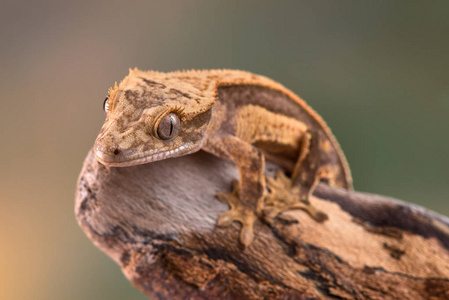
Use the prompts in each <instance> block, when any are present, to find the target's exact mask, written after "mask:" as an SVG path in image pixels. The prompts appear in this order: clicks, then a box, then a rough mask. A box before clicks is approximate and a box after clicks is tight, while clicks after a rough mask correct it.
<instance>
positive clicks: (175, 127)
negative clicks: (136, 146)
mask: <svg viewBox="0 0 449 300" xmlns="http://www.w3.org/2000/svg"><path fill="white" fill-rule="evenodd" d="M180 130H181V122H180V121H179V117H178V115H177V114H175V113H169V114H166V115H165V116H163V117H162V119H161V120H160V122H159V123H158V124H156V130H155V132H156V134H157V137H158V138H160V139H161V140H171V139H173V138H175V137H177V136H178V134H179V131H180Z"/></svg>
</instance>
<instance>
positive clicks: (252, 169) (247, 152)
mask: <svg viewBox="0 0 449 300" xmlns="http://www.w3.org/2000/svg"><path fill="white" fill-rule="evenodd" d="M103 109H104V111H105V113H106V120H105V123H104V125H103V126H102V128H101V130H100V133H99V135H98V137H97V139H96V141H95V145H94V153H95V156H96V158H97V160H98V161H99V162H100V163H101V164H103V165H105V166H109V167H126V166H134V165H139V164H146V163H150V162H154V161H158V160H163V159H168V158H173V157H178V156H183V155H188V154H191V153H194V152H197V151H199V150H203V151H206V152H208V153H211V154H213V155H215V156H217V157H219V158H222V159H226V160H230V161H232V162H234V163H235V164H236V166H237V168H238V172H239V180H238V181H234V184H233V191H232V192H231V193H229V192H221V193H218V194H217V196H218V198H219V200H221V201H224V202H226V203H227V204H229V206H230V209H229V210H228V211H227V212H224V213H223V214H221V215H220V216H219V218H218V220H217V225H218V226H229V225H230V224H232V223H233V222H239V223H241V228H240V232H239V240H240V242H241V244H243V246H244V247H247V246H249V245H250V244H251V242H252V241H253V239H254V230H253V226H254V222H255V221H256V220H257V219H259V218H260V219H261V220H271V219H272V218H273V217H275V216H276V215H278V214H279V213H281V212H283V211H286V210H290V209H295V208H302V209H304V210H306V211H307V212H308V213H309V214H310V215H311V216H312V217H313V218H315V219H316V220H317V221H320V222H321V221H323V220H325V219H326V218H327V216H326V215H325V214H324V213H322V212H320V211H317V210H315V209H314V208H313V206H312V205H311V204H310V202H309V200H308V199H309V195H310V194H311V192H312V191H313V189H314V187H315V185H316V184H317V183H318V182H319V181H326V182H327V183H328V184H330V185H332V186H336V187H342V188H345V189H348V190H351V189H352V178H351V174H350V170H349V166H348V163H347V161H346V158H345V156H344V154H343V152H342V150H341V148H340V146H339V144H338V142H337V140H336V139H335V137H334V135H333V134H332V132H331V130H330V129H329V127H328V126H327V125H326V123H325V122H324V121H323V119H322V118H321V117H320V116H319V115H318V114H317V113H316V112H315V111H314V110H313V109H312V108H311V107H310V106H308V105H307V104H306V102H305V101H304V100H302V99H301V98H300V97H299V96H297V95H296V94H294V93H293V92H292V91H290V90H289V89H287V88H285V87H284V86H283V85H281V84H280V83H278V82H276V81H274V80H271V79H269V78H267V77H264V76H261V75H256V74H253V73H249V72H246V71H238V70H226V69H223V70H202V71H199V70H188V71H174V72H168V73H164V72H158V71H141V70H138V69H137V68H135V69H130V70H129V74H128V76H126V77H125V78H124V79H123V80H122V81H121V82H120V84H119V85H117V83H115V86H114V87H112V88H110V89H109V93H108V96H107V97H106V99H105V100H104V103H103ZM266 159H268V160H272V161H274V162H276V163H278V164H279V165H280V166H282V167H283V169H284V170H285V172H287V174H289V176H288V177H287V176H286V175H283V173H282V171H281V172H280V173H278V174H277V178H278V180H274V179H271V178H268V177H266V176H265V175H264V174H265V160H266ZM276 189H277V190H279V189H287V190H292V191H294V194H295V197H294V199H293V200H291V199H290V200H288V201H285V199H281V198H282V193H280V194H279V193H278V194H276V193H274V192H273V193H271V194H268V191H270V190H272V191H275V190H276ZM267 190H268V191H267ZM286 194H288V193H284V195H286Z"/></svg>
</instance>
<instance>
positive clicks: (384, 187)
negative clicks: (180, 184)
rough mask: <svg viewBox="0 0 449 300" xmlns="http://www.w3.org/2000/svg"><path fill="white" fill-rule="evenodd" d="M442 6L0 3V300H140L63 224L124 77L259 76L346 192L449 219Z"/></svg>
mask: <svg viewBox="0 0 449 300" xmlns="http://www.w3.org/2000/svg"><path fill="white" fill-rule="evenodd" d="M448 14H449V1H408V0H404V1H356V0H354V1H332V0H329V1H290V2H288V1H126V2H125V1H123V2H120V1H28V2H27V1H12V0H1V2H0V91H1V99H0V111H1V118H0V128H1V136H0V138H1V142H0V145H1V146H0V160H1V161H0V163H1V175H0V176H1V180H0V299H146V298H145V297H144V296H143V294H141V293H140V292H138V291H137V290H135V289H134V288H133V287H132V286H131V285H130V284H129V283H128V281H127V280H126V279H125V278H124V276H123V275H122V273H121V271H120V269H119V267H118V266H117V265H115V263H113V262H112V261H111V260H110V259H109V258H108V257H106V256H105V255H104V254H103V253H101V252H100V251H99V250H98V249H96V248H95V246H94V245H93V244H92V243H91V242H90V241H89V240H88V238H87V237H86V236H85V235H84V233H83V232H82V231H81V229H80V228H79V227H78V224H77V222H76V220H75V216H74V193H75V185H76V180H77V177H78V174H79V172H80V169H81V166H82V163H83V160H84V157H85V155H86V154H87V152H88V151H89V149H90V147H92V145H93V142H94V140H95V137H96V135H97V133H98V131H99V129H100V127H101V125H102V123H103V121H104V114H103V110H102V104H103V100H104V98H105V96H106V93H107V90H108V88H109V87H110V86H111V85H113V83H114V81H120V80H121V79H122V78H123V77H124V76H125V75H127V73H128V68H129V67H138V68H140V69H143V70H146V69H155V70H161V71H170V70H176V69H190V68H198V69H203V68H205V69H209V68H233V69H243V70H248V71H251V72H255V73H259V74H263V75H266V76H268V77H271V78H273V79H275V80H277V81H279V82H281V83H282V84H284V85H285V86H287V87H288V88H290V89H291V90H293V91H294V92H296V93H297V94H299V95H300V96H301V97H302V98H304V99H305V100H306V101H307V102H308V103H309V104H310V105H311V106H312V107H313V108H315V109H316V110H317V111H318V112H319V113H320V114H321V115H322V116H323V118H324V119H325V120H326V121H327V122H328V124H329V126H330V127H331V128H332V130H333V132H334V134H335V135H336V137H337V139H338V140H339V142H340V143H341V146H342V148H343V150H344V152H345V153H346V156H347V158H348V161H349V163H350V165H351V168H352V172H353V177H354V185H355V188H356V189H357V190H360V191H368V192H373V193H378V194H384V195H389V196H393V197H396V198H399V199H402V200H406V201H409V202H413V203H416V204H419V205H422V206H425V207H427V208H429V209H432V210H434V211H436V212H439V213H441V214H445V215H449V201H448V196H447V195H448V193H449V181H448V179H449V175H448V172H449V157H448V149H449V138H448V128H449V84H448V83H449V82H448V78H449V37H448V32H449V18H448Z"/></svg>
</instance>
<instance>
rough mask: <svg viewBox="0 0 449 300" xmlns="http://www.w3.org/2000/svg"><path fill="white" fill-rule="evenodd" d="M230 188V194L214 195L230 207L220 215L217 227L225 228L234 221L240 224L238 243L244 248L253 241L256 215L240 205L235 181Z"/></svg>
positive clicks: (237, 185) (237, 186)
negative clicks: (231, 188)
mask: <svg viewBox="0 0 449 300" xmlns="http://www.w3.org/2000/svg"><path fill="white" fill-rule="evenodd" d="M232 186H233V190H232V192H230V193H229V192H220V193H218V194H217V195H216V196H217V198H218V199H219V200H220V201H221V202H224V203H227V204H229V206H230V207H231V208H230V210H229V211H227V212H225V213H223V214H221V216H220V217H219V218H218V221H217V225H218V226H220V227H226V226H229V225H231V224H232V222H234V221H236V222H239V223H240V224H242V228H241V230H240V242H241V243H242V244H243V246H244V247H245V248H246V247H248V246H249V245H250V244H251V242H252V241H253V240H254V229H253V225H254V222H255V221H256V219H257V215H256V212H255V211H253V210H251V209H250V208H248V207H245V206H244V205H243V204H242V201H241V200H240V198H239V184H238V181H237V180H234V181H233V182H232Z"/></svg>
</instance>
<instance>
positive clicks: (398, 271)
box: [76, 152, 449, 299]
mask: <svg viewBox="0 0 449 300" xmlns="http://www.w3.org/2000/svg"><path fill="white" fill-rule="evenodd" d="M274 169H275V167H274V166H272V167H270V169H269V170H268V172H269V173H270V174H272V173H273V172H274ZM237 176H238V173H237V170H236V168H235V166H234V165H233V164H232V163H230V162H226V161H223V160H220V159H218V158H216V157H214V156H212V155H209V154H207V153H204V152H199V153H196V154H193V155H188V156H184V157H180V158H176V159H168V160H164V161H159V162H154V163H151V164H147V165H140V166H136V167H128V168H106V167H104V166H103V165H101V164H99V163H98V162H97V161H96V159H95V157H94V156H93V154H92V152H90V153H89V155H88V156H87V158H86V161H85V164H84V167H83V169H82V171H81V174H80V177H79V181H78V187H77V193H76V217H77V219H78V222H79V224H80V226H81V227H82V228H83V230H84V232H85V233H86V234H87V235H88V236H89V238H90V239H91V240H92V241H93V242H94V244H95V245H96V246H97V247H99V248H100V249H101V250H103V251H104V252H105V253H106V254H107V255H109V256H110V257H111V258H112V259H113V260H114V261H116V262H117V263H118V264H119V265H120V266H121V268H122V270H123V272H124V274H125V275H126V276H127V278H128V279H129V280H130V281H131V282H132V283H133V284H134V285H135V286H136V287H137V288H138V289H139V290H141V291H142V292H144V293H145V294H146V295H148V296H150V297H151V298H153V299H310V298H319V299H449V219H448V218H446V217H443V216H440V215H438V214H436V213H433V212H429V211H427V210H425V209H423V208H420V207H417V206H414V205H411V204H407V203H404V202H401V201H398V200H395V199H391V198H387V197H381V196H377V195H369V194H362V193H357V192H351V193H350V192H347V191H344V190H340V189H336V188H331V187H329V186H327V185H324V184H320V185H319V186H318V187H317V188H316V190H315V192H314V196H315V197H313V198H312V199H311V201H312V203H313V204H314V205H315V206H316V207H317V208H319V209H320V210H322V211H324V212H326V214H327V215H328V217H329V220H327V221H326V222H324V223H317V222H315V221H314V220H312V219H311V218H310V217H309V215H307V214H306V213H304V212H303V211H291V212H288V213H284V215H288V216H291V217H293V218H292V219H297V220H298V221H297V222H286V221H285V220H281V219H279V220H276V221H275V223H274V224H273V225H272V226H268V225H267V224H263V223H262V222H257V224H256V226H255V232H256V238H255V240H254V242H253V243H252V244H251V245H250V246H249V247H248V248H247V249H245V250H242V249H241V247H240V246H239V244H238V232H239V230H238V227H239V226H238V225H237V224H234V225H232V226H230V227H228V228H218V227H216V225H215V224H216V220H217V218H218V216H219V215H220V214H221V213H223V212H225V211H226V210H227V209H228V208H227V206H226V205H225V204H223V203H221V202H219V201H218V200H217V198H216V197H215V196H214V195H215V194H216V193H217V192H219V191H223V190H230V188H231V187H230V183H231V181H232V179H235V178H237Z"/></svg>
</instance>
